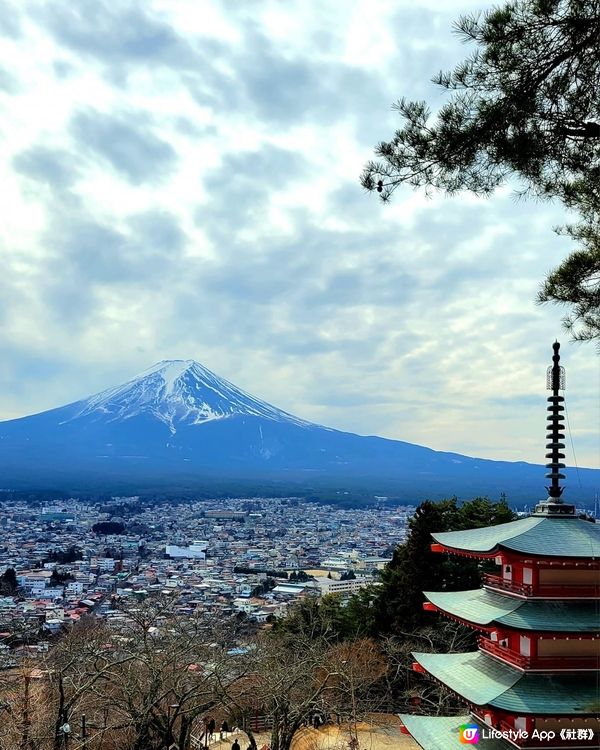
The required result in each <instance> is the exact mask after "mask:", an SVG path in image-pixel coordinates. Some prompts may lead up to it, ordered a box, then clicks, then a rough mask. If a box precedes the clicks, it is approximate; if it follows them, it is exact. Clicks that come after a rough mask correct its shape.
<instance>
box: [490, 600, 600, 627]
mask: <svg viewBox="0 0 600 750" xmlns="http://www.w3.org/2000/svg"><path fill="white" fill-rule="evenodd" d="M496 622H497V623H499V624H500V625H506V626H507V627H509V628H519V629H522V630H539V631H543V632H546V633H560V632H562V633H598V632H600V602H599V601H597V600H596V601H593V600H592V601H589V602H541V601H540V602H535V601H533V602H523V604H522V605H521V606H520V607H518V608H517V609H515V610H514V611H513V612H510V613H509V614H507V615H505V616H504V617H499V618H498V619H497V620H496Z"/></svg>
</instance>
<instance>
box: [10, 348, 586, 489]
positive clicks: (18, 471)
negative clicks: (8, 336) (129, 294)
mask: <svg viewBox="0 0 600 750" xmlns="http://www.w3.org/2000/svg"><path fill="white" fill-rule="evenodd" d="M540 403H542V400H541V399H540ZM541 409H542V407H541ZM541 409H540V410H541ZM540 445H541V440H540ZM543 475H544V469H543V468H542V467H540V466H534V465H532V464H526V463H523V462H519V463H508V462H501V461H490V460H484V459H476V458H469V457H466V456H461V455H459V454H456V453H445V452H440V451H434V450H431V449H429V448H425V447H422V446H418V445H413V444H411V443H406V442H402V441H397V440H388V439H385V438H379V437H372V436H369V437H367V436H360V435H356V434H353V433H348V432H341V431H339V430H334V429H331V428H328V427H323V426H321V425H317V424H314V423H312V422H307V421H305V420H303V419H300V418H299V417H296V416H294V415H292V414H289V413H288V412H285V411H283V410H281V409H278V408H276V407H275V406H272V405H270V404H268V403H266V402H265V401H261V400H260V399H257V398H255V397H253V396H251V395H249V394H248V393H245V392H244V391H242V390H241V389H239V388H237V387H236V386H235V385H233V384H232V383H230V382H228V381H227V380H224V379H223V378H220V377H219V376H217V375H215V374H214V373H213V372H211V371H210V370H208V369H206V368H205V367H203V366H202V365H201V364H199V363H198V362H195V361H194V360H169V361H163V362H159V363H158V364H156V365H154V367H151V368H150V369H148V370H146V371H144V372H142V373H141V374H140V375H138V376H137V377H135V378H133V379H131V380H129V381H127V382H126V383H124V384H122V385H119V386H115V387H113V388H109V389H107V390H105V391H102V392H101V393H98V394H96V395H94V396H90V397H89V398H86V399H83V400H81V401H76V402H74V403H71V404H67V405H66V406H62V407H59V408H57V409H51V410H49V411H45V412H41V413H39V414H34V415H31V416H27V417H22V418H20V419H13V420H8V421H5V422H0V487H5V488H6V487H12V488H24V487H34V488H40V489H41V488H44V487H65V488H66V487H69V488H72V487H74V488H85V487H96V488H98V487H103V488H106V489H107V490H108V489H113V488H114V489H116V488H119V487H122V486H128V487H139V488H142V487H149V486H151V487H157V486H161V487H172V488H175V487H183V486H185V487H189V488H194V487H199V486H202V484H203V483H205V482H210V483H211V485H212V486H214V484H215V482H218V483H221V484H222V485H226V484H227V482H230V481H231V480H244V481H248V480H251V481H253V482H255V483H258V484H260V483H261V482H268V483H269V484H270V485H271V486H272V485H273V483H274V482H275V483H279V484H280V485H282V486H283V485H286V484H287V485H290V486H295V487H298V486H305V487H315V486H319V485H320V486H324V485H327V486H329V487H335V486H337V487H341V488H344V489H346V488H352V487H363V488H364V487H369V488H370V489H372V491H373V493H379V494H392V493H401V494H402V495H403V496H405V497H406V498H407V500H409V499H410V500H412V499H419V498H421V497H426V496H431V497H440V496H448V495H452V494H458V495H463V496H473V495H474V494H489V495H491V496H496V497H497V496H498V494H499V493H500V492H506V493H507V494H508V495H509V497H514V498H515V499H517V496H518V498H519V500H521V499H524V500H525V498H528V499H529V500H530V501H531V502H535V501H536V500H537V499H539V498H540V497H541V496H543V494H544V492H543V484H544V479H543ZM580 478H581V479H583V482H582V485H581V486H582V490H579V491H577V492H576V493H575V494H576V495H578V496H579V497H581V498H583V497H584V496H585V495H589V494H590V492H591V495H590V496H593V490H592V488H593V487H595V486H597V485H598V484H599V483H600V481H599V480H600V471H594V470H590V469H583V470H581V469H580ZM586 490H587V492H586ZM569 495H570V496H571V497H573V496H574V495H573V494H572V493H569Z"/></svg>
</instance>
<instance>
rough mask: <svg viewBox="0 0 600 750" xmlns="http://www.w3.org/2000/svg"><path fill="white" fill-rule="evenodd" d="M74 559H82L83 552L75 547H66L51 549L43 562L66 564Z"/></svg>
mask: <svg viewBox="0 0 600 750" xmlns="http://www.w3.org/2000/svg"><path fill="white" fill-rule="evenodd" d="M76 560H83V554H82V552H81V550H80V549H79V548H77V547H68V548H67V549H66V550H64V551H62V550H60V551H59V550H53V551H52V552H50V554H49V555H48V557H47V558H46V560H45V562H55V563H58V564H59V565H67V564H68V563H72V562H75V561H76Z"/></svg>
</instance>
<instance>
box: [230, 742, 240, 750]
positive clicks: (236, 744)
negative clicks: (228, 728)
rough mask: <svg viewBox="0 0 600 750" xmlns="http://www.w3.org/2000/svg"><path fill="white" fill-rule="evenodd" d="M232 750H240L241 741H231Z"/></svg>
mask: <svg viewBox="0 0 600 750" xmlns="http://www.w3.org/2000/svg"><path fill="white" fill-rule="evenodd" d="M231 750H240V743H239V742H238V741H237V740H234V741H233V742H232V743H231Z"/></svg>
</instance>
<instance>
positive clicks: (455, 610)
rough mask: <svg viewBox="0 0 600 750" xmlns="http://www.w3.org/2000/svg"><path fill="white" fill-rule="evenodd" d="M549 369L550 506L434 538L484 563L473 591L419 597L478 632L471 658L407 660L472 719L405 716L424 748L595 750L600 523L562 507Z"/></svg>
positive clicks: (560, 381) (599, 698)
mask: <svg viewBox="0 0 600 750" xmlns="http://www.w3.org/2000/svg"><path fill="white" fill-rule="evenodd" d="M559 348H560V345H559V344H558V343H555V344H554V346H553V349H554V355H553V357H552V360H553V365H552V366H551V367H549V368H548V388H549V389H550V390H551V391H552V395H551V396H550V397H549V398H548V402H549V406H548V417H547V419H548V435H547V441H548V442H547V445H546V449H547V451H548V452H547V453H546V458H547V459H549V462H548V463H547V464H546V467H547V468H548V469H549V472H548V473H547V474H546V477H547V478H548V479H549V480H550V485H549V487H548V488H547V490H548V499H547V500H546V501H545V502H541V503H539V504H538V505H537V506H536V508H535V511H534V512H533V513H532V514H531V515H530V516H529V517H527V518H522V519H520V520H518V521H511V522H510V523H505V524H501V525H499V526H492V527H488V528H483V529H470V530H468V531H454V532H447V533H440V534H433V538H434V540H435V543H434V544H433V545H432V549H433V550H434V551H436V552H441V553H447V554H452V555H459V556H463V557H468V558H475V559H478V560H482V561H492V562H493V563H495V564H496V565H497V566H498V570H497V572H496V573H495V574H485V575H484V577H483V588H480V589H476V590H474V591H455V592H438V593H434V592H425V596H426V598H427V600H428V601H427V602H425V604H424V605H423V606H424V608H425V609H427V610H431V611H437V612H440V613H441V614H442V615H444V616H446V617H449V618H452V619H454V620H458V621H459V622H461V623H463V624H464V625H467V626H469V627H471V628H473V629H475V630H476V631H477V632H478V633H479V639H478V640H479V649H478V650H477V651H475V652H471V653H454V654H428V653H415V654H414V658H415V660H416V661H415V663H414V665H413V668H414V669H415V670H416V671H418V672H426V673H428V674H429V675H430V676H431V677H432V678H433V679H434V680H436V681H438V682H439V683H441V684H442V685H444V686H445V687H446V688H448V689H449V690H451V691H452V692H454V693H455V694H456V695H457V696H459V697H460V699H461V700H462V702H463V703H464V704H466V706H467V707H468V709H469V711H470V713H468V714H464V715H462V716H452V717H427V716H415V715H402V716H401V719H402V722H403V724H404V731H406V732H407V733H410V734H411V735H412V736H413V738H414V739H415V740H416V741H417V743H418V744H419V745H420V746H421V747H422V748H423V749H424V750H451V749H452V748H454V747H458V746H459V745H460V744H461V743H463V744H474V745H477V747H478V748H482V749H483V750H509V748H514V747H519V748H544V749H545V750H552V749H553V748H571V750H580V749H581V750H583V748H600V718H599V717H600V524H598V523H594V522H590V521H589V520H584V519H582V518H579V517H578V516H577V514H576V512H575V506H574V505H570V504H567V503H565V502H564V501H563V499H562V492H563V487H562V486H561V482H560V480H561V479H564V475H563V474H562V469H564V466H565V465H564V463H562V461H563V459H564V454H563V453H562V451H563V449H564V443H563V440H564V433H563V430H564V427H563V412H564V405H563V402H564V397H563V396H562V395H560V391H562V390H563V389H564V380H565V378H564V370H563V368H562V367H561V366H560V365H559V361H560V356H559Z"/></svg>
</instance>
